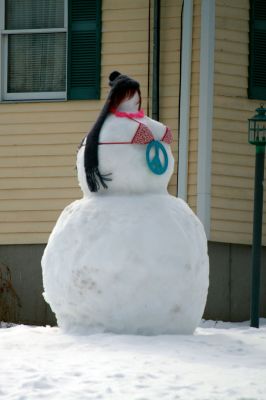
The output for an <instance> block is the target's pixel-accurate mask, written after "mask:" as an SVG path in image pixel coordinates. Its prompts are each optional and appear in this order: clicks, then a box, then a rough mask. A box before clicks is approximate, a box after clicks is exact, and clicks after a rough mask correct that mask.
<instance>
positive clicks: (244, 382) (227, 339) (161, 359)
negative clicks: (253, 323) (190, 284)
mask: <svg viewBox="0 0 266 400" xmlns="http://www.w3.org/2000/svg"><path fill="white" fill-rule="evenodd" d="M0 399H1V400H2V399H4V400H13V399H14V400H15V399H16V400H18V399H19V400H31V399H38V400H39V399H49V400H61V399H62V400H63V399H64V400H77V399H80V400H85V399H106V400H113V399H115V400H117V399H119V400H120V399H121V400H159V399H160V400H162V399H166V400H174V399H182V400H183V399H184V400H196V399H197V400H199V399H200V400H216V399H217V400H218V399H223V400H225V399H226V400H229V399H230V400H235V399H237V400H265V399H266V319H262V320H261V327H260V329H254V328H250V327H249V326H248V323H242V324H236V323H235V324H232V323H222V322H219V323H215V322H212V321H206V322H202V324H201V326H200V327H199V328H198V329H197V330H196V332H195V334H194V335H191V336H190V335H187V336H185V335H180V336H178V335H172V336H171V335H165V336H126V335H114V334H95V335H91V336H70V335H66V334H64V333H62V331H61V330H60V329H58V328H51V327H30V326H23V325H17V326H13V327H11V328H7V327H5V324H2V328H1V329H0Z"/></svg>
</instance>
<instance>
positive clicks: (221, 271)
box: [0, 242, 266, 325]
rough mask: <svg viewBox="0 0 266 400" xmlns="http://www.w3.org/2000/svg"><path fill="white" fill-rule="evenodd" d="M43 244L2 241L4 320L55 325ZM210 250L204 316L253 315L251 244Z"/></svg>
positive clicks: (0, 314)
mask: <svg viewBox="0 0 266 400" xmlns="http://www.w3.org/2000/svg"><path fill="white" fill-rule="evenodd" d="M44 248H45V245H8V246H0V320H8V321H9V322H16V323H24V324H33V325H55V324H56V319H55V316H54V314H53V313H52V311H51V309H50V307H49V306H48V305H47V304H46V303H45V301H44V299H43V297H42V291H43V287H42V273H41V264H40V261H41V257H42V254H43V250H44ZM262 252H263V253H262V263H261V264H262V280H261V316H262V317H263V316H264V317H266V248H263V250H262ZM209 255H210V287H209V294H208V300H207V305H206V309H205V313H204V318H206V319H213V320H223V321H245V320H248V319H249V318H250V285H251V283H250V282H251V273H250V271H251V247H250V246H244V245H235V244H226V243H214V242H209ZM8 269H9V270H10V275H9V271H8Z"/></svg>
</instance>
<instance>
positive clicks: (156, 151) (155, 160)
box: [146, 140, 168, 175]
mask: <svg viewBox="0 0 266 400" xmlns="http://www.w3.org/2000/svg"><path fill="white" fill-rule="evenodd" d="M160 155H161V156H162V160H161V157H160ZM146 161H147V164H148V167H149V169H150V170H151V171H152V172H153V173H154V174H156V175H162V174H163V173H164V172H165V171H166V170H167V168H168V155H167V152H166V150H165V148H164V146H163V145H162V144H161V143H160V142H159V141H158V140H152V141H151V142H150V143H148V144H147V148H146Z"/></svg>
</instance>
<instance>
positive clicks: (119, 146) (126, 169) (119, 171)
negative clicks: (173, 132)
mask: <svg viewBox="0 0 266 400" xmlns="http://www.w3.org/2000/svg"><path fill="white" fill-rule="evenodd" d="M140 124H142V125H143V126H145V127H147V128H149V130H150V132H151V133H152V135H153V137H154V139H155V140H158V141H160V143H162V146H163V147H164V149H165V151H166V153H167V158H168V168H167V170H166V171H165V173H163V174H162V175H156V174H154V173H153V172H152V171H151V170H150V169H149V167H148V165H147V161H146V150H147V145H146V144H135V143H131V142H132V139H133V138H134V136H135V134H136V132H137V131H138V128H139V126H140ZM166 129H167V128H166V126H165V125H163V124H161V123H159V122H157V121H154V120H152V119H151V118H149V117H146V116H145V117H144V118H139V119H134V120H133V119H129V118H119V117H116V116H115V115H113V114H110V115H109V116H108V117H107V118H106V121H105V123H104V125H103V127H102V129H101V133H100V145H99V148H98V155H99V169H100V172H101V174H103V175H104V174H111V175H110V177H111V179H112V180H111V181H110V182H108V192H106V190H105V189H103V188H101V189H100V191H99V193H100V194H108V195H109V194H114V193H123V194H130V193H139V194H140V193H167V185H168V183H169V180H170V177H171V175H172V173H173V169H174V158H173V156H172V152H171V148H170V145H169V144H167V143H165V142H161V139H162V138H163V136H164V135H165V133H166ZM85 143H86V142H85V141H84V145H85ZM84 150H85V146H82V147H81V148H80V150H79V152H78V157H77V170H78V178H79V184H80V186H81V189H82V191H83V193H84V194H85V195H86V196H91V192H90V191H89V189H88V185H87V182H86V177H85V171H84ZM152 156H153V155H152ZM159 157H161V162H162V163H163V161H164V160H163V154H162V152H160V154H159Z"/></svg>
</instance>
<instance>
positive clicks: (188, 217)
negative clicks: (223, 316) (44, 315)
mask: <svg viewBox="0 0 266 400" xmlns="http://www.w3.org/2000/svg"><path fill="white" fill-rule="evenodd" d="M42 267H43V282H44V289H45V293H44V296H45V299H46V301H47V302H48V303H49V304H50V306H51V308H52V309H53V311H54V312H55V314H56V317H57V321H58V324H59V326H60V327H62V328H63V329H64V330H66V331H68V332H75V333H84V332H85V333H97V332H114V333H124V334H143V335H158V334H175V333H179V334H185V333H193V332H194V330H195V328H196V327H197V326H198V324H199V322H200V320H201V317H202V314H203V311H204V307H205V303H206V297H207V290H208V269H209V261H208V255H207V240H206V236H205V233H204V230H203V227H202V224H201V223H200V221H199V220H198V218H197V217H196V216H195V215H194V213H193V212H192V210H191V209H190V208H189V207H188V206H187V205H186V203H185V202H183V201H182V200H180V199H177V198H175V197H173V196H170V195H168V194H167V195H136V196H134V195H132V196H121V195H120V196H112V195H108V196H95V197H93V196H92V197H91V198H84V199H82V200H78V201H76V202H74V203H72V204H71V205H70V206H68V207H67V208H66V209H65V210H64V211H63V213H62V215H61V216H60V218H59V220H58V222H57V224H56V226H55V228H54V230H53V232H52V234H51V237H50V239H49V242H48V245H47V247H46V249H45V252H44V256H43V259H42Z"/></svg>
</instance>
